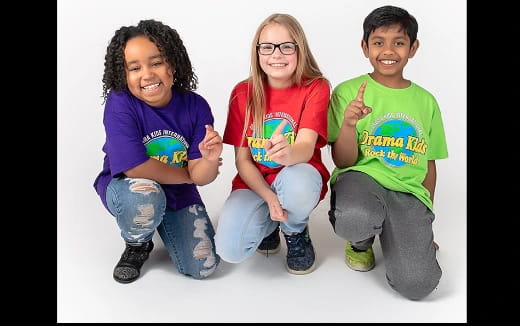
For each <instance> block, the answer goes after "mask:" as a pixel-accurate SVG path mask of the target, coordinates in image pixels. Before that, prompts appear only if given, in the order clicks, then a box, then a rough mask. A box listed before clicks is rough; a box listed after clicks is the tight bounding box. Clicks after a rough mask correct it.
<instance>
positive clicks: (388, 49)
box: [361, 25, 419, 88]
mask: <svg viewBox="0 0 520 326" xmlns="http://www.w3.org/2000/svg"><path fill="white" fill-rule="evenodd" d="M361 47H362V48H363V53H364V54H365V57H367V58H368V59H369V60H370V64H372V66H373V67H374V72H373V73H372V74H371V77H372V79H374V80H375V81H377V82H379V83H381V84H383V85H385V86H388V87H392V88H404V87H408V85H409V83H408V82H407V81H406V80H404V79H403V70H404V67H405V66H406V63H407V62H408V59H410V58H413V56H414V55H415V52H416V51H417V48H418V47H419V41H418V40H415V42H414V43H413V44H412V45H411V46H410V37H409V36H408V35H407V34H406V33H405V31H404V30H403V29H402V28H401V26H400V25H391V26H382V27H378V28H376V29H375V30H374V31H373V32H372V33H370V36H369V37H368V44H367V43H366V42H365V41H361Z"/></svg>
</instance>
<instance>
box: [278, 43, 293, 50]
mask: <svg viewBox="0 0 520 326" xmlns="http://www.w3.org/2000/svg"><path fill="white" fill-rule="evenodd" d="M281 47H282V49H283V50H294V44H292V43H283V44H282V45H281Z"/></svg>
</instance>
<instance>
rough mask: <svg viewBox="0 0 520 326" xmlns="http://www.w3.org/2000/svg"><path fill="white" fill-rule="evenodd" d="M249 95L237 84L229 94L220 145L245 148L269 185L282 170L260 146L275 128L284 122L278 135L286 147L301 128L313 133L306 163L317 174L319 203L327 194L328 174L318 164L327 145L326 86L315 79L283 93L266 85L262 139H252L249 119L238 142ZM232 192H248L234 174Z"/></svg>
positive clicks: (322, 165)
mask: <svg viewBox="0 0 520 326" xmlns="http://www.w3.org/2000/svg"><path fill="white" fill-rule="evenodd" d="M248 88H249V92H248ZM249 94H252V91H251V85H250V84H249V83H248V82H241V83H239V84H238V85H237V86H235V88H234V89H233V91H232V92H231V97H230V102H229V111H228V117H227V122H226V128H225V130H224V137H223V142H224V143H226V144H230V145H233V146H242V147H249V148H250V149H251V155H252V157H253V161H254V162H255V164H256V166H257V167H258V169H259V170H260V172H261V173H262V175H263V176H264V179H265V181H266V182H267V183H268V184H271V183H272V182H273V181H274V179H275V178H276V175H277V174H278V172H280V170H281V169H282V168H283V166H282V165H280V164H278V163H276V162H274V161H271V160H270V158H269V157H268V156H267V155H266V151H265V149H264V142H265V140H268V139H270V138H271V135H272V133H273V131H274V130H275V129H276V127H277V126H278V125H279V124H280V123H281V122H282V120H283V119H285V120H287V124H286V125H285V127H284V129H283V131H282V132H283V134H284V135H285V136H286V137H287V139H288V141H289V143H290V144H294V141H295V139H296V135H297V134H298V130H300V129H301V128H309V129H312V130H314V131H316V132H317V133H318V139H317V141H316V145H315V147H314V154H313V155H312V157H311V159H310V160H309V161H308V162H307V163H309V164H311V165H312V166H314V167H315V168H316V169H317V170H318V172H319V173H320V174H321V178H322V181H323V186H322V190H321V195H320V200H322V199H323V198H324V197H325V194H326V193H327V182H328V180H329V178H330V173H329V171H328V170H327V168H326V167H325V165H324V164H323V162H322V160H321V148H322V147H323V146H325V145H326V144H327V109H328V105H329V99H330V87H329V84H328V83H327V82H326V81H325V80H323V79H316V80H314V81H313V82H312V83H311V84H310V85H307V86H304V85H301V86H297V85H296V84H293V86H291V87H289V88H284V89H276V88H271V87H269V86H268V85H267V84H266V85H265V98H266V114H265V122H264V139H260V138H258V137H255V136H254V135H253V119H252V117H250V119H249V127H248V128H247V132H246V137H244V139H243V141H242V130H243V128H244V120H245V112H246V104H247V98H248V95H249ZM241 141H242V142H241ZM235 189H249V187H248V186H247V184H246V183H245V182H244V181H242V179H241V178H240V175H239V174H238V173H237V175H236V176H235V178H234V179H233V183H232V190H235Z"/></svg>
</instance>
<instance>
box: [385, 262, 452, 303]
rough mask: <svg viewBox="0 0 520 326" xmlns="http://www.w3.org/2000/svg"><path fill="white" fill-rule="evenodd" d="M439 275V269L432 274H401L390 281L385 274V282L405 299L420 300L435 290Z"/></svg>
mask: <svg viewBox="0 0 520 326" xmlns="http://www.w3.org/2000/svg"><path fill="white" fill-rule="evenodd" d="M441 274H442V272H441V269H440V268H437V269H435V271H434V272H426V271H424V272H422V273H421V272H419V273H412V274H405V273H402V274H399V275H396V276H394V277H392V278H391V279H390V277H389V276H388V274H387V280H388V284H390V286H391V287H392V288H393V289H394V290H396V291H397V292H398V293H400V294H401V295H402V296H404V297H405V298H408V299H410V300H421V299H423V298H425V297H426V296H428V295H429V294H430V293H431V292H433V290H435V288H436V287H437V285H438V284H439V280H440V278H441Z"/></svg>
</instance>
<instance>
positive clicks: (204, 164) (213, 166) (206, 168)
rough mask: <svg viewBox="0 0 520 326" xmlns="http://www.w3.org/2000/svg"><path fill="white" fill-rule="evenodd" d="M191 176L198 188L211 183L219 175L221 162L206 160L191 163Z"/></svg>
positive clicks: (201, 159)
mask: <svg viewBox="0 0 520 326" xmlns="http://www.w3.org/2000/svg"><path fill="white" fill-rule="evenodd" d="M189 166H190V169H189V171H190V176H191V179H192V180H193V183H195V184H196V185H197V186H204V185H207V184H208V183H211V182H212V181H213V180H215V178H216V177H217V175H218V167H219V160H216V161H210V160H207V159H205V158H203V157H202V158H199V159H197V160H193V161H190V163H189Z"/></svg>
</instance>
